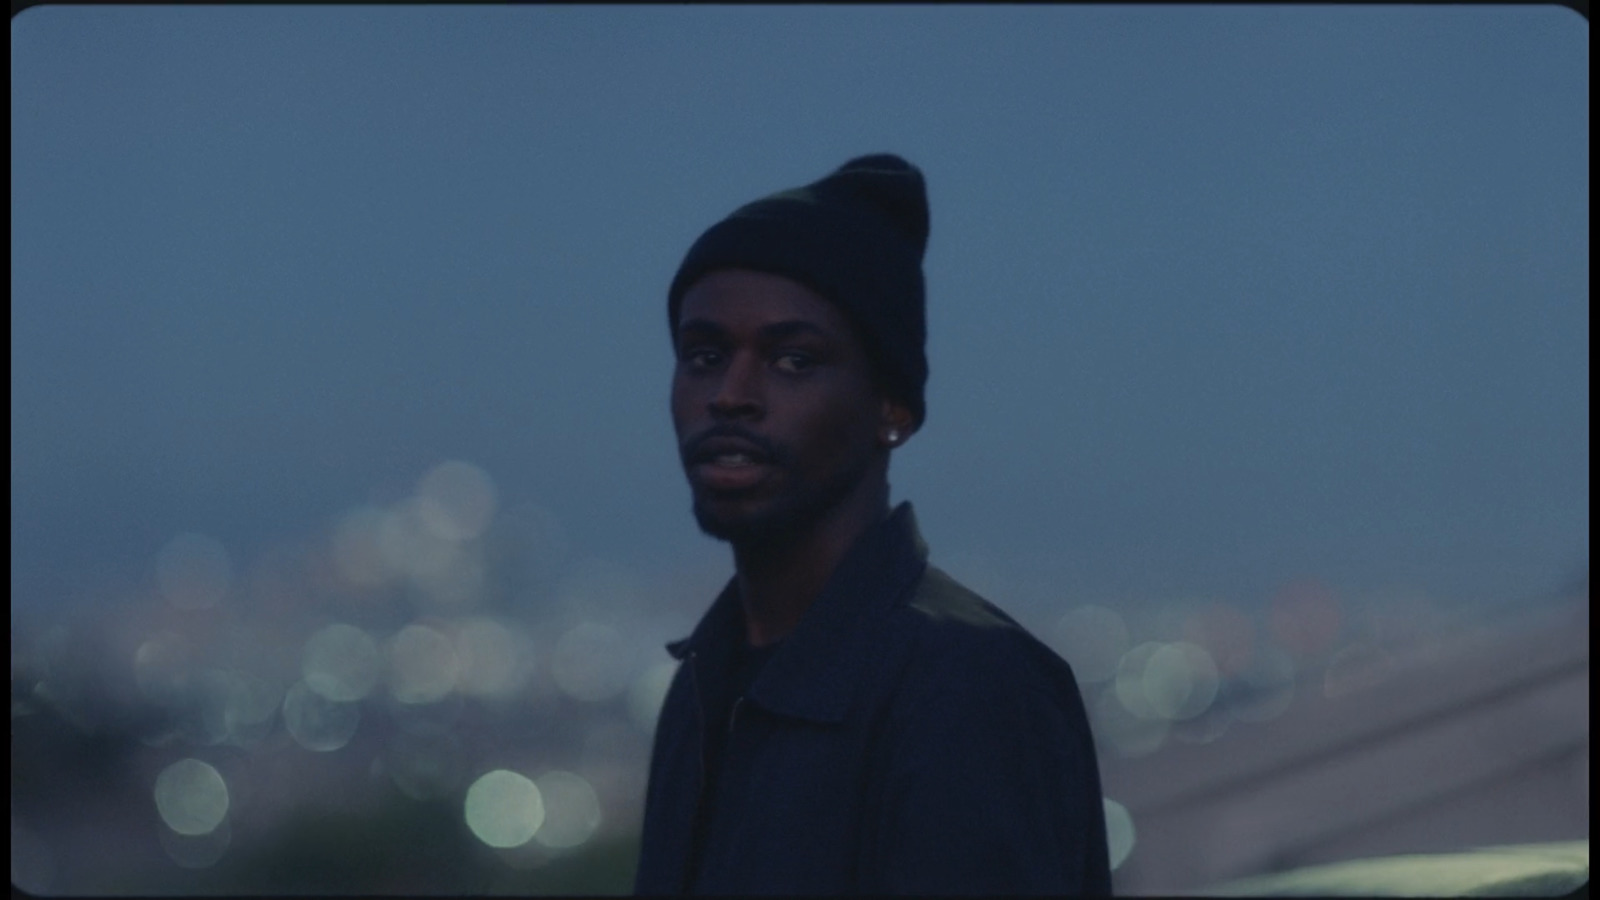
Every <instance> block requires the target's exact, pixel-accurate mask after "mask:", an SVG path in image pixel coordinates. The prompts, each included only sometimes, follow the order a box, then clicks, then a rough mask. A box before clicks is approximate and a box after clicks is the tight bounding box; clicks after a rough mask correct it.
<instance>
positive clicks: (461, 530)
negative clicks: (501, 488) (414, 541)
mask: <svg viewBox="0 0 1600 900" xmlns="http://www.w3.org/2000/svg"><path fill="white" fill-rule="evenodd" d="M417 498H418V499H419V500H420V501H421V503H420V504H419V507H418V509H419V513H420V515H421V518H422V522H423V524H424V525H425V526H426V527H427V528H428V530H429V531H431V532H432V533H433V534H435V535H437V536H438V537H441V538H443V539H445V540H447V541H467V540H471V539H473V538H475V537H477V536H478V535H480V534H482V533H483V530H484V529H485V528H487V527H488V525H489V520H490V519H492V518H493V517H494V510H495V489H494V481H493V480H491V479H490V478H489V474H488V473H487V472H485V471H483V470H482V469H480V468H478V467H477V466H475V465H473V464H472V463H469V462H462V461H460V460H451V461H450V462H445V463H441V464H439V465H437V466H435V467H433V468H432V469H431V470H429V472H428V474H426V475H424V476H422V480H421V482H419V483H418V485H417Z"/></svg>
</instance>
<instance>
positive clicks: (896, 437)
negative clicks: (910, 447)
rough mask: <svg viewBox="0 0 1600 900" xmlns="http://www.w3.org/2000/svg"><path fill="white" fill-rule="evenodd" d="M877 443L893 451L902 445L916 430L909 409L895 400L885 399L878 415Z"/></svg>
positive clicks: (913, 417) (913, 418)
mask: <svg viewBox="0 0 1600 900" xmlns="http://www.w3.org/2000/svg"><path fill="white" fill-rule="evenodd" d="M878 420H879V424H878V442H879V443H881V444H882V445H883V446H884V447H886V448H890V449H893V448H895V447H898V446H900V445H901V444H904V443H905V442H906V440H907V439H908V438H910V437H911V433H912V432H913V431H915V430H916V426H915V425H913V424H912V423H914V422H915V421H916V416H913V415H912V414H911V408H910V407H908V406H906V405H905V404H904V403H901V402H899V401H896V400H890V399H887V398H885V399H884V401H883V406H882V408H881V409H880V411H879V415H878Z"/></svg>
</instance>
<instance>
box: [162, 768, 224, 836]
mask: <svg viewBox="0 0 1600 900" xmlns="http://www.w3.org/2000/svg"><path fill="white" fill-rule="evenodd" d="M155 795H156V809H157V811H159V812H160V813H161V821H163V822H165V823H167V827H168V828H171V829H172V830H173V831H175V832H177V833H178V834H185V835H197V834H206V833H208V832H210V831H211V830H212V829H214V828H216V827H217V826H218V825H220V824H222V820H223V818H224V817H226V816H227V814H228V785H227V783H226V782H224V781H223V780H222V774H221V773H219V772H218V771H217V770H216V769H214V768H212V767H211V766H210V765H209V764H207V763H204V762H201V761H200V760H198V759H180V760H178V761H177V762H175V763H173V764H172V765H170V766H167V767H166V768H165V769H162V770H161V774H160V775H157V776H156V788H155Z"/></svg>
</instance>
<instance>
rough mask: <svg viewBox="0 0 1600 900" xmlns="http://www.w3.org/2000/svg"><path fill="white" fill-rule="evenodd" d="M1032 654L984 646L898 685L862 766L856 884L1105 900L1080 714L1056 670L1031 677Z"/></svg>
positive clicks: (1099, 809)
mask: <svg viewBox="0 0 1600 900" xmlns="http://www.w3.org/2000/svg"><path fill="white" fill-rule="evenodd" d="M1033 650H1042V648H1017V647H1009V648H1007V647H1003V646H1002V647H997V648H996V647H991V648H989V649H988V650H987V651H986V652H980V653H978V654H975V655H971V656H968V655H965V654H963V656H964V658H961V659H960V660H959V661H957V660H954V659H950V658H949V657H946V658H945V659H944V664H943V665H939V666H937V667H933V666H930V667H927V668H923V669H922V670H921V671H920V672H912V673H910V674H911V679H910V680H908V681H907V682H905V683H904V684H905V686H906V691H905V693H904V695H903V697H904V701H905V702H904V704H903V707H902V708H901V709H900V710H898V711H897V712H896V713H895V714H893V715H891V721H890V725H889V727H888V729H887V731H886V735H885V737H886V740H885V743H884V745H883V747H882V749H883V751H884V758H883V760H882V762H881V764H880V765H879V766H877V767H875V768H876V769H877V771H878V772H880V773H881V780H880V782H879V784H877V785H876V786H875V790H874V791H873V793H874V794H875V795H876V797H877V799H878V802H877V803H876V804H875V807H876V808H875V809H872V812H871V813H870V814H869V815H870V817H871V819H873V820H874V821H872V822H871V823H869V825H868V830H869V832H870V837H869V846H870V847H871V848H872V851H871V852H870V854H869V855H868V858H867V859H864V860H863V869H864V870H863V871H862V872H861V875H862V883H863V886H865V887H868V888H870V889H874V890H876V891H878V892H882V893H891V894H990V895H995V894H1005V895H1017V894H1055V895H1101V896H1103V895H1109V893H1110V873H1109V870H1108V861H1107V854H1106V839H1105V819H1104V808H1103V802H1102V800H1101V794H1100V780H1099V774H1098V770H1097V766H1096V764H1095V760H1094V744H1093V740H1092V738H1091V736H1090V734H1089V727H1088V720H1087V717H1086V716H1085V714H1084V710H1083V703H1082V700H1081V699H1080V697H1079V696H1078V691H1077V686H1076V685H1075V684H1074V683H1073V679H1072V675H1071V671H1070V670H1069V669H1068V668H1067V667H1066V665H1065V664H1064V663H1061V662H1060V660H1059V659H1056V660H1054V662H1055V663H1057V664H1059V665H1057V666H1051V665H1043V666H1042V665H1040V664H1039V663H1040V660H1039V659H1038V657H1037V656H1036V655H1035V653H1033V652H1028V651H1033ZM1046 662H1048V661H1046ZM869 808H870V807H869Z"/></svg>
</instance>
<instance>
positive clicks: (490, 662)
mask: <svg viewBox="0 0 1600 900" xmlns="http://www.w3.org/2000/svg"><path fill="white" fill-rule="evenodd" d="M455 647H456V658H457V660H458V661H459V663H460V677H459V678H458V679H457V682H458V686H459V687H460V689H461V691H462V692H463V693H466V694H472V695H474V696H478V697H505V696H508V695H510V694H513V693H515V692H516V691H517V690H519V689H521V688H522V687H523V686H524V685H525V684H527V683H528V679H529V678H531V677H532V675H533V646H532V644H531V643H530V642H529V641H528V639H527V637H526V636H524V635H522V634H520V633H519V632H517V631H513V630H512V629H511V628H509V627H507V626H505V625H502V624H501V623H499V622H496V621H495V620H494V619H488V618H475V619H468V620H467V621H465V622H463V623H462V624H461V627H460V629H458V630H457V631H456V641H455Z"/></svg>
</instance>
